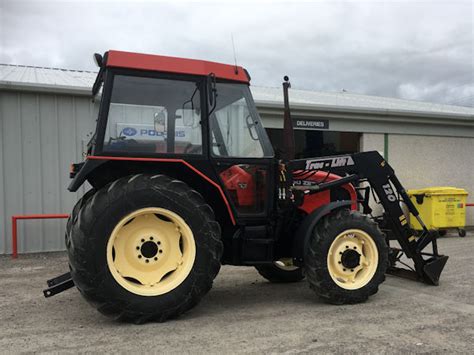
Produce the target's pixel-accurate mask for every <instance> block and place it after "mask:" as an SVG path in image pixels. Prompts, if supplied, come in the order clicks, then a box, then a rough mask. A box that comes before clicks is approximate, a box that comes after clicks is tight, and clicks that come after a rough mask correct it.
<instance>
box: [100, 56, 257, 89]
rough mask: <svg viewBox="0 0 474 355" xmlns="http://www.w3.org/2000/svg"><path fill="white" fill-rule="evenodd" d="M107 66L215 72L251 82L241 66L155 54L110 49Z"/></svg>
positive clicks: (199, 73)
mask: <svg viewBox="0 0 474 355" xmlns="http://www.w3.org/2000/svg"><path fill="white" fill-rule="evenodd" d="M106 66H107V67H112V68H127V69H138V70H152V71H159V72H165V73H176V74H190V75H200V76H207V75H209V74H211V73H213V74H214V75H215V76H216V78H218V79H225V80H232V81H238V82H242V83H247V84H248V83H249V82H250V78H249V76H248V73H247V71H246V70H245V69H244V68H242V67H239V66H235V65H229V64H222V63H215V62H208V61H205V60H197V59H187V58H177V57H166V56H161V55H154V54H142V53H132V52H122V51H115V50H110V51H108V53H107V59H106Z"/></svg>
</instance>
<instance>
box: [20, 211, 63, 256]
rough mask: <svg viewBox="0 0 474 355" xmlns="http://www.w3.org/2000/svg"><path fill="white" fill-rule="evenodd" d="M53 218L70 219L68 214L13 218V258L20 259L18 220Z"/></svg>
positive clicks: (32, 215)
mask: <svg viewBox="0 0 474 355" xmlns="http://www.w3.org/2000/svg"><path fill="white" fill-rule="evenodd" d="M52 218H69V215H68V214H30V215H15V216H12V258H13V259H16V258H18V236H17V233H18V232H17V220H19V219H52Z"/></svg>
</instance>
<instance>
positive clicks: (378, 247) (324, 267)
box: [305, 209, 388, 304]
mask: <svg viewBox="0 0 474 355" xmlns="http://www.w3.org/2000/svg"><path fill="white" fill-rule="evenodd" d="M305 265H306V278H307V280H308V281H309V284H310V287H311V288H312V289H313V290H314V291H315V292H316V294H317V295H318V296H319V297H321V298H322V299H324V300H325V301H327V302H329V303H332V304H346V303H349V304H350V303H359V302H364V301H366V300H367V298H368V297H369V296H371V295H373V294H375V293H377V291H378V287H379V285H380V284H381V283H382V282H383V281H384V280H385V271H386V269H387V266H388V247H387V243H386V241H385V237H384V235H383V233H382V232H381V231H380V229H379V228H378V225H377V224H376V223H375V222H374V221H372V220H371V219H369V218H368V217H367V216H366V215H363V214H361V213H359V212H356V211H349V210H347V209H343V210H339V211H337V212H335V213H332V214H330V215H329V216H326V217H325V218H323V220H321V221H320V222H319V223H318V225H317V226H316V228H315V231H314V232H313V235H312V237H311V240H310V243H309V247H308V250H307V252H306V255H305Z"/></svg>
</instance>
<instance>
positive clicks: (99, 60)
mask: <svg viewBox="0 0 474 355" xmlns="http://www.w3.org/2000/svg"><path fill="white" fill-rule="evenodd" d="M94 62H95V64H97V66H98V67H99V68H102V65H103V64H104V59H103V58H102V56H101V55H100V54H99V53H94Z"/></svg>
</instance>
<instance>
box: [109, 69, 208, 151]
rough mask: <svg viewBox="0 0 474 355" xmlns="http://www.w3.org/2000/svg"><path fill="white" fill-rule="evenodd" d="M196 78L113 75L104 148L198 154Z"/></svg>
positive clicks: (199, 108)
mask: <svg viewBox="0 0 474 355" xmlns="http://www.w3.org/2000/svg"><path fill="white" fill-rule="evenodd" d="M199 89H200V86H199V83H197V82H192V81H180V80H168V79H160V78H148V77H137V76H126V75H115V76H114V80H113V88H112V95H111V99H110V106H109V113H108V119H107V127H106V132H105V136H104V144H103V150H104V151H110V152H139V153H168V154H169V153H175V154H201V153H202V129H201V97H200V90H199Z"/></svg>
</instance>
